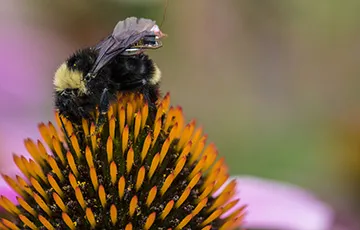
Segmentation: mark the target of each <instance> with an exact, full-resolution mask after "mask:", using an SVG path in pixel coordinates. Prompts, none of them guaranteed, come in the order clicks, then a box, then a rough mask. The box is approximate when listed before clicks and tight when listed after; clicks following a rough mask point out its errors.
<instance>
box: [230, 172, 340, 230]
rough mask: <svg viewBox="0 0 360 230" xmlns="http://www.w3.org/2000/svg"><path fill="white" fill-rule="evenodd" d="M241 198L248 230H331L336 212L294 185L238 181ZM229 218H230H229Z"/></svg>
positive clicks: (238, 179)
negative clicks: (249, 229)
mask: <svg viewBox="0 0 360 230" xmlns="http://www.w3.org/2000/svg"><path fill="white" fill-rule="evenodd" d="M232 179H236V180H237V192H238V193H237V198H240V204H238V205H237V206H236V207H234V208H233V209H236V208H238V207H239V206H241V205H244V204H246V205H248V207H247V209H246V213H247V215H246V217H245V226H244V227H245V228H265V229H269V228H271V229H279V230H305V229H309V230H312V229H314V230H315V229H316V230H328V229H330V228H331V226H332V223H333V220H334V212H333V210H332V209H331V208H330V207H329V206H328V205H326V204H325V203H323V202H321V201H320V200H318V199H317V198H316V197H314V196H313V195H312V194H310V193H309V192H307V191H305V190H304V189H301V188H299V187H296V186H294V185H290V184H285V183H280V182H276V181H271V180H264V179H259V178H256V177H234V178H232ZM225 215H226V214H225Z"/></svg>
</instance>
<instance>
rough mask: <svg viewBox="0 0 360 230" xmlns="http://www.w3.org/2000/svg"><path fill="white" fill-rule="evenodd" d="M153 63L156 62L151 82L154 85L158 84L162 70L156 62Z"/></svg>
mask: <svg viewBox="0 0 360 230" xmlns="http://www.w3.org/2000/svg"><path fill="white" fill-rule="evenodd" d="M153 64H154V69H155V70H154V73H153V74H152V76H151V79H150V83H151V84H152V85H156V84H158V83H159V82H160V79H161V71H160V69H159V67H158V66H157V65H156V64H155V63H153Z"/></svg>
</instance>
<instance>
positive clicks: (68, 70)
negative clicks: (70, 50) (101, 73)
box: [54, 49, 97, 93]
mask: <svg viewBox="0 0 360 230" xmlns="http://www.w3.org/2000/svg"><path fill="white" fill-rule="evenodd" d="M96 56H97V55H96V52H95V51H94V50H92V49H84V50H80V51H78V52H76V53H74V54H73V55H72V56H71V57H69V58H68V59H67V60H66V61H65V62H64V63H63V64H62V65H61V66H60V67H59V68H58V69H57V71H56V72H55V77H54V87H55V90H56V91H57V92H61V91H64V90H67V89H74V90H78V92H79V93H86V84H85V81H84V76H86V74H87V73H88V72H89V71H90V69H91V67H92V66H93V64H94V62H95V59H96Z"/></svg>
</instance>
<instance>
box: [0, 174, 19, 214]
mask: <svg viewBox="0 0 360 230" xmlns="http://www.w3.org/2000/svg"><path fill="white" fill-rule="evenodd" d="M0 195H1V196H5V197H6V198H8V199H9V200H10V201H12V202H13V203H14V204H17V200H16V196H19V195H18V194H17V193H16V192H15V191H14V190H13V189H12V188H11V187H10V186H9V185H8V184H7V183H6V181H4V179H3V178H2V177H0ZM1 210H2V207H1V206H0V211H1Z"/></svg>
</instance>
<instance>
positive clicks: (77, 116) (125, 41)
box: [54, 17, 164, 125]
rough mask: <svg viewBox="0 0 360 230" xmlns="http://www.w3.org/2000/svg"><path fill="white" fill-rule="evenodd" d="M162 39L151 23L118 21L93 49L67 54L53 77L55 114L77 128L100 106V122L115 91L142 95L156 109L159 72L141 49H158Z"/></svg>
mask: <svg viewBox="0 0 360 230" xmlns="http://www.w3.org/2000/svg"><path fill="white" fill-rule="evenodd" d="M163 36H164V34H163V33H162V32H161V31H160V29H159V27H158V26H157V25H156V22H155V21H152V20H150V19H143V18H141V19H138V18H135V17H131V18H127V19H125V20H123V21H119V22H118V23H117V25H116V27H115V29H114V31H113V33H112V34H111V35H109V36H108V37H107V38H105V39H104V40H102V41H101V42H100V43H99V44H97V45H96V46H95V47H90V48H86V49H83V50H80V51H77V52H76V53H74V54H73V55H71V56H70V57H69V58H68V59H67V60H66V61H65V62H64V63H63V64H62V65H61V66H60V67H59V68H58V70H57V71H56V73H55V77H54V88H55V93H54V94H55V107H56V109H57V110H58V112H59V114H60V115H62V116H64V117H66V118H67V119H68V120H70V121H71V122H72V123H74V124H81V121H82V118H86V119H91V116H90V114H91V113H92V112H94V111H95V110H96V108H97V107H98V109H99V112H100V117H99V120H98V123H99V122H100V123H101V120H102V119H104V117H105V116H104V115H105V114H106V113H107V111H108V109H109V106H110V103H111V101H112V100H115V99H116V96H117V94H118V92H127V91H132V92H139V93H142V94H143V96H144V99H145V100H146V102H147V103H148V104H149V107H150V108H152V107H154V106H155V102H156V101H157V99H158V97H159V83H160V79H161V71H160V70H159V68H158V67H157V65H156V64H155V62H154V61H153V60H151V59H150V58H149V56H148V55H146V54H145V53H144V50H146V49H157V48H160V47H161V46H162V43H161V41H160V38H162V37H163ZM101 118H102V119H101ZM99 125H101V124H99Z"/></svg>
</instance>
